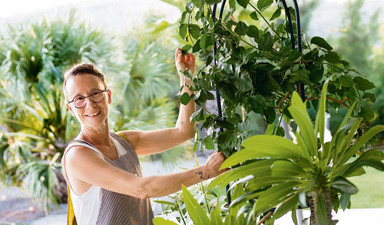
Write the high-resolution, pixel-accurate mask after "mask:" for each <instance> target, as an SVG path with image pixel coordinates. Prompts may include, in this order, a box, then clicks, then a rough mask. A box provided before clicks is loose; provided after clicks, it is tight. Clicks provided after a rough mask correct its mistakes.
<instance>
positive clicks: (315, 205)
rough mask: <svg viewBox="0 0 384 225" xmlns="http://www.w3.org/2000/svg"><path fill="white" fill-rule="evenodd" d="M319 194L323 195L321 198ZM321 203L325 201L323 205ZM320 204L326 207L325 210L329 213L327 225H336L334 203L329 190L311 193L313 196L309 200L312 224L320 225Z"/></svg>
mask: <svg viewBox="0 0 384 225" xmlns="http://www.w3.org/2000/svg"><path fill="white" fill-rule="evenodd" d="M319 194H321V197H320V196H319ZM319 201H323V204H322V203H320V202H319ZM320 204H321V205H324V206H325V210H326V213H327V224H328V225H334V224H335V221H333V220H332V201H331V195H330V190H329V189H326V190H319V191H313V192H312V193H311V196H310V198H309V207H310V209H311V216H310V224H311V225H320V224H319V216H320V212H318V210H319V205H320Z"/></svg>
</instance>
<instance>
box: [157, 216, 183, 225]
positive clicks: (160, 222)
mask: <svg viewBox="0 0 384 225" xmlns="http://www.w3.org/2000/svg"><path fill="white" fill-rule="evenodd" d="M152 222H153V225H177V223H175V222H173V221H171V220H167V219H164V218H163V217H155V218H154V219H153V221H152Z"/></svg>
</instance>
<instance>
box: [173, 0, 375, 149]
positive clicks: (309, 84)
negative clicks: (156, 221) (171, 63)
mask: <svg viewBox="0 0 384 225" xmlns="http://www.w3.org/2000/svg"><path fill="white" fill-rule="evenodd" d="M220 2H221V1H220V0H192V1H191V2H189V3H187V5H186V8H185V11H184V12H183V13H182V17H181V19H180V27H179V34H180V36H181V37H182V38H183V39H185V40H186V41H187V42H188V44H186V45H185V46H184V47H183V50H184V51H191V52H192V53H196V54H198V55H199V59H200V60H201V61H203V65H202V67H201V69H200V70H199V72H198V73H197V75H196V76H195V77H194V78H192V77H191V76H190V74H187V73H186V74H185V75H186V76H189V77H190V78H191V79H192V85H191V86H190V87H189V88H190V89H191V90H192V91H194V92H195V94H193V95H192V96H188V95H186V94H184V95H182V96H181V102H182V103H183V104H187V103H188V102H189V101H190V100H194V101H195V102H196V104H197V105H199V106H200V107H201V108H200V109H199V110H198V111H197V112H196V113H194V114H193V115H192V117H191V120H192V121H195V122H198V123H201V124H202V126H201V129H206V130H207V131H208V132H207V136H206V137H204V138H200V137H199V135H196V138H195V139H196V144H195V147H194V149H195V150H196V149H198V148H199V146H200V148H203V147H204V148H206V149H212V148H213V147H214V144H213V143H216V144H217V147H218V149H219V151H221V152H224V153H225V154H226V155H230V154H232V153H233V152H234V151H237V150H239V149H240V146H241V143H242V142H243V140H244V139H245V138H246V137H248V136H251V135H253V134H255V131H253V130H250V129H249V117H250V115H251V114H254V113H256V114H259V115H261V117H262V118H263V120H264V121H265V122H266V124H268V126H269V127H268V129H267V132H269V133H271V134H278V135H284V131H283V129H282V128H281V127H280V123H281V121H282V119H283V118H284V119H285V121H288V122H289V121H290V120H291V115H290V113H289V111H288V110H287V108H288V105H289V102H290V101H291V97H292V93H293V92H294V91H295V90H296V86H297V84H299V83H300V84H303V85H304V93H305V97H306V98H307V99H308V101H307V107H313V108H314V109H315V110H317V109H318V105H319V97H320V92H321V89H322V87H323V84H324V81H325V80H326V79H328V78H330V77H332V78H331V79H330V81H329V87H328V90H329V93H328V95H327V99H328V100H330V102H329V104H330V105H331V106H332V107H333V108H334V109H337V108H339V107H346V108H349V107H350V105H351V104H352V103H353V102H356V107H355V108H354V111H353V112H352V116H354V117H357V116H359V117H363V118H364V120H369V119H371V118H372V115H373V113H372V110H371V109H370V108H369V107H368V106H366V102H367V101H374V100H375V96H374V95H373V94H371V93H369V92H367V90H370V89H372V88H374V87H375V86H374V84H373V83H372V82H370V81H368V80H367V79H366V78H364V77H363V76H361V75H360V74H359V73H358V71H356V70H354V69H351V68H350V66H349V63H348V62H347V61H346V60H344V59H343V58H342V57H341V56H340V54H338V53H337V52H335V51H334V50H333V48H332V46H330V45H329V44H328V43H327V42H326V40H324V39H323V38H321V37H313V38H312V39H311V40H310V41H308V40H306V39H305V38H304V37H303V39H304V43H305V45H304V46H303V50H302V52H299V51H298V50H292V46H291V39H290V37H289V35H288V34H289V25H288V23H287V21H286V20H284V18H285V17H286V16H287V15H285V14H284V10H283V6H282V4H281V1H280V0H275V1H273V0H259V1H249V0H237V1H235V0H230V1H228V4H227V5H226V6H224V7H226V9H227V10H225V12H224V15H223V17H221V18H219V19H215V18H212V14H213V13H212V11H213V8H214V7H213V5H214V4H217V3H220ZM288 11H289V13H290V17H291V18H292V21H293V23H295V22H296V21H295V15H294V13H293V12H294V10H293V8H292V7H289V10H288ZM240 15H241V18H242V19H239V18H240ZM296 38H297V37H295V39H296ZM214 48H215V49H216V50H215V54H214V52H213V51H214V50H213V49H214ZM214 56H215V59H214ZM215 62H217V63H215ZM214 91H217V93H218V94H219V95H220V96H221V98H222V105H223V114H224V116H219V115H218V114H215V113H212V112H209V111H208V110H207V109H206V108H205V104H206V102H207V101H209V100H213V99H215V96H214V95H213V94H212V93H213V92H214ZM241 109H243V111H242V110H241ZM218 129H221V131H222V132H218Z"/></svg>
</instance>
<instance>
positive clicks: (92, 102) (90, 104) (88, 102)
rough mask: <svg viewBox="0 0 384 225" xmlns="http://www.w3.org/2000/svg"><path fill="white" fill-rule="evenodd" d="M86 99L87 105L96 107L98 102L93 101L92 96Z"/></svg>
mask: <svg viewBox="0 0 384 225" xmlns="http://www.w3.org/2000/svg"><path fill="white" fill-rule="evenodd" d="M85 101H86V102H85V105H86V107H94V106H95V105H96V103H95V102H94V101H92V99H91V98H86V99H85Z"/></svg>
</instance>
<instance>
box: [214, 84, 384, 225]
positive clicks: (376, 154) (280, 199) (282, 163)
mask: <svg viewBox="0 0 384 225" xmlns="http://www.w3.org/2000/svg"><path fill="white" fill-rule="evenodd" d="M327 86H328V83H325V84H324V87H323V90H322V94H321V101H320V106H319V110H318V113H317V117H316V122H315V126H313V125H312V122H311V119H310V117H309V115H308V112H307V108H306V103H304V102H302V100H301V98H300V97H299V95H298V94H297V93H296V92H295V93H294V94H293V96H292V100H291V106H290V107H289V108H288V110H289V112H290V114H291V115H292V118H293V121H294V122H295V123H296V124H297V126H298V129H297V131H296V136H295V139H296V141H295V142H293V141H291V140H288V139H286V138H283V137H280V136H272V135H256V136H252V137H249V138H248V139H246V140H245V141H244V142H243V144H242V145H243V147H244V149H242V150H240V151H238V152H236V153H235V154H233V155H231V156H230V157H229V158H228V159H227V160H226V161H225V162H224V163H223V165H222V168H227V167H229V166H235V165H238V164H239V163H240V165H241V166H240V167H238V168H236V169H233V170H232V171H230V172H228V173H225V174H224V175H222V176H220V177H219V178H217V179H215V180H214V181H213V182H212V183H211V184H210V187H215V186H216V185H217V184H220V183H221V184H222V185H224V184H228V183H229V182H230V181H234V180H238V179H239V180H238V181H236V182H235V183H234V184H233V185H232V187H231V188H234V187H236V186H239V185H240V186H243V185H244V189H245V190H246V193H245V194H244V195H242V196H240V197H238V198H236V199H234V200H233V202H232V204H231V206H230V207H235V206H238V205H239V204H242V205H243V207H244V208H247V207H248V208H249V210H250V211H249V213H248V215H247V219H248V222H252V221H255V220H256V218H257V216H260V215H262V214H263V213H264V212H266V211H268V210H270V209H272V208H274V207H276V211H275V212H274V215H273V217H272V219H271V220H270V221H269V222H268V224H273V222H274V220H276V219H278V218H279V217H281V216H282V215H284V214H286V213H287V212H289V211H292V213H293V215H296V209H297V208H298V206H299V205H300V204H301V205H306V199H308V200H309V201H308V202H309V206H310V208H311V217H310V219H311V224H314V225H330V224H335V221H333V220H332V209H334V210H335V211H337V210H338V208H339V207H341V208H342V209H343V210H345V209H346V208H347V207H348V205H349V204H350V196H351V195H353V194H355V193H357V191H358V189H357V187H356V186H355V185H354V184H353V183H352V182H350V181H349V180H348V178H349V177H352V176H359V175H362V174H364V173H365V170H364V166H370V167H373V168H376V169H378V170H381V171H384V163H383V160H384V153H383V149H382V148H380V147H378V148H369V149H365V150H363V153H362V154H361V155H360V156H357V157H356V159H354V160H353V157H354V156H355V155H356V154H357V153H358V152H359V150H361V149H362V148H364V147H365V144H366V143H368V141H369V140H370V139H371V138H372V137H374V136H375V135H376V134H378V133H379V132H382V131H384V125H377V126H375V127H372V128H371V129H369V130H368V131H367V132H365V133H364V134H363V135H362V136H359V134H358V133H357V129H358V128H359V125H360V123H361V119H359V118H350V116H351V114H352V111H353V110H354V106H355V104H353V105H352V106H351V107H350V109H349V111H348V113H347V115H346V116H345V117H344V119H343V120H342V122H341V124H340V125H339V128H338V130H337V131H336V133H335V135H334V136H333V137H332V140H331V141H329V142H326V141H325V140H324V127H325V124H324V115H325V110H326V105H327V104H326V93H327ZM292 218H293V219H294V222H295V224H298V222H297V221H296V219H295V217H294V216H293V217H292Z"/></svg>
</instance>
